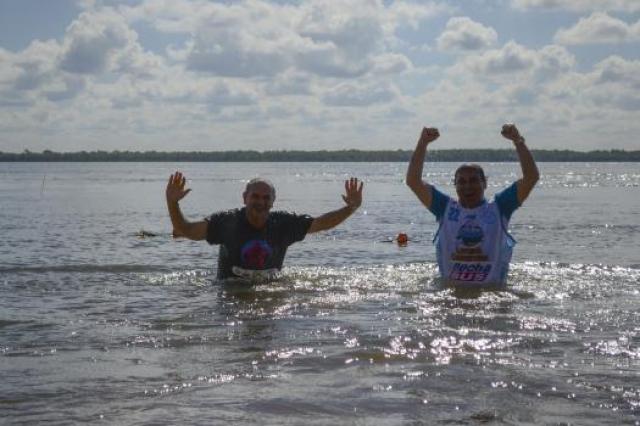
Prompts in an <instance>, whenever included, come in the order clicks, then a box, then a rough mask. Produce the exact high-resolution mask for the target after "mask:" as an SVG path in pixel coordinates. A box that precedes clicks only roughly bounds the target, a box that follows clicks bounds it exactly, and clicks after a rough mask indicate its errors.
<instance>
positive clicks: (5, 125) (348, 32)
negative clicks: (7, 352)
mask: <svg viewBox="0 0 640 426" xmlns="http://www.w3.org/2000/svg"><path fill="white" fill-rule="evenodd" d="M505 122H515V123H516V124H518V126H519V127H520V128H521V130H522V133H523V134H524V135H525V136H526V138H527V140H528V143H529V146H531V147H532V148H544V149H574V150H593V149H640V138H639V137H638V135H639V134H640V0H465V1H445V0H442V1H437V0H436V1H417V0H398V1H393V0H308V1H294V0H246V1H213V0H127V1H124V0H121V1H116V0H0V151H5V152H21V151H23V150H25V149H29V150H32V151H37V152H39V151H42V150H44V149H51V150H54V151H78V150H99V149H101V150H116V149H117V150H139V151H145V150H153V149H155V150H163V151H174V150H230V149H234V150H235V149H257V150H273V149H302V150H317V149H345V148H355V149H412V148H413V147H414V144H415V140H416V138H417V136H418V134H419V131H420V129H421V127H422V126H425V125H429V126H436V127H439V128H440V130H441V134H442V137H441V140H439V141H438V142H437V145H434V148H435V147H438V148H505V147H508V146H509V145H507V142H505V141H504V140H502V139H501V138H500V136H499V130H500V126H501V125H502V123H505Z"/></svg>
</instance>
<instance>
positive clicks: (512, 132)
mask: <svg viewBox="0 0 640 426" xmlns="http://www.w3.org/2000/svg"><path fill="white" fill-rule="evenodd" d="M500 133H501V134H502V136H504V137H505V138H507V139H509V140H510V141H513V142H514V143H515V142H524V138H523V137H522V136H521V135H520V132H519V131H518V128H517V127H516V125H515V124H505V125H504V126H502V132H500Z"/></svg>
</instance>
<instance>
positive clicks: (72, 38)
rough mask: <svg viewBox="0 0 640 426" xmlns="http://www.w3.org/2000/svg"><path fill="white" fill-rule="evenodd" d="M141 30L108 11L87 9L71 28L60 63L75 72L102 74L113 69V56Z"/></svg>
mask: <svg viewBox="0 0 640 426" xmlns="http://www.w3.org/2000/svg"><path fill="white" fill-rule="evenodd" d="M136 39H137V34H136V33H135V32H134V31H133V30H131V29H130V28H129V27H128V25H127V24H126V22H125V21H124V19H123V18H122V17H121V16H119V15H117V14H115V13H110V12H108V11H106V10H105V11H103V12H102V13H94V12H83V13H81V14H80V16H79V17H78V18H77V19H76V20H75V21H73V22H72V23H71V25H69V27H68V28H67V31H66V34H65V39H64V43H63V46H62V52H61V58H60V67H61V69H62V70H64V71H67V72H70V73H75V74H100V73H103V72H105V71H107V70H108V69H109V66H110V65H111V64H110V61H111V60H112V59H113V56H114V55H115V54H116V53H117V52H118V51H119V50H121V49H124V48H125V47H126V46H127V45H128V44H133V43H136Z"/></svg>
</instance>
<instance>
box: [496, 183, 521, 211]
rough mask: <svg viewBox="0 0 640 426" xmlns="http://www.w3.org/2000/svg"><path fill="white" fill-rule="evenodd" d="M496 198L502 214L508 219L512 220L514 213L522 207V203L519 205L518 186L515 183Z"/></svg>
mask: <svg viewBox="0 0 640 426" xmlns="http://www.w3.org/2000/svg"><path fill="white" fill-rule="evenodd" d="M494 198H495V201H496V204H497V205H498V210H500V214H502V215H503V216H504V217H506V218H507V219H511V215H512V214H513V212H514V211H516V209H517V208H518V207H520V203H518V185H517V184H516V183H515V182H514V183H512V184H511V185H509V186H508V187H507V188H505V189H503V190H502V191H500V192H498V193H497V194H496V195H495V197H494Z"/></svg>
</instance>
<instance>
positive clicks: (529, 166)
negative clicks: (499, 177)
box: [501, 124, 540, 204]
mask: <svg viewBox="0 0 640 426" xmlns="http://www.w3.org/2000/svg"><path fill="white" fill-rule="evenodd" d="M501 133H502V136H504V137H505V138H507V139H509V140H510V141H512V142H513V145H514V146H515V147H516V152H517V153H518V160H519V161H520V168H521V169H522V179H518V181H516V185H517V188H518V203H520V204H522V203H523V202H524V200H526V199H527V197H528V196H529V194H530V193H531V190H532V189H533V187H534V186H535V185H536V183H537V182H538V179H540V173H539V172H538V166H536V162H535V160H534V159H533V155H531V152H530V151H529V148H527V145H526V144H525V140H524V138H523V137H522V135H520V132H519V131H518V128H517V127H516V126H515V125H514V124H505V125H504V126H502V132H501Z"/></svg>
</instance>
